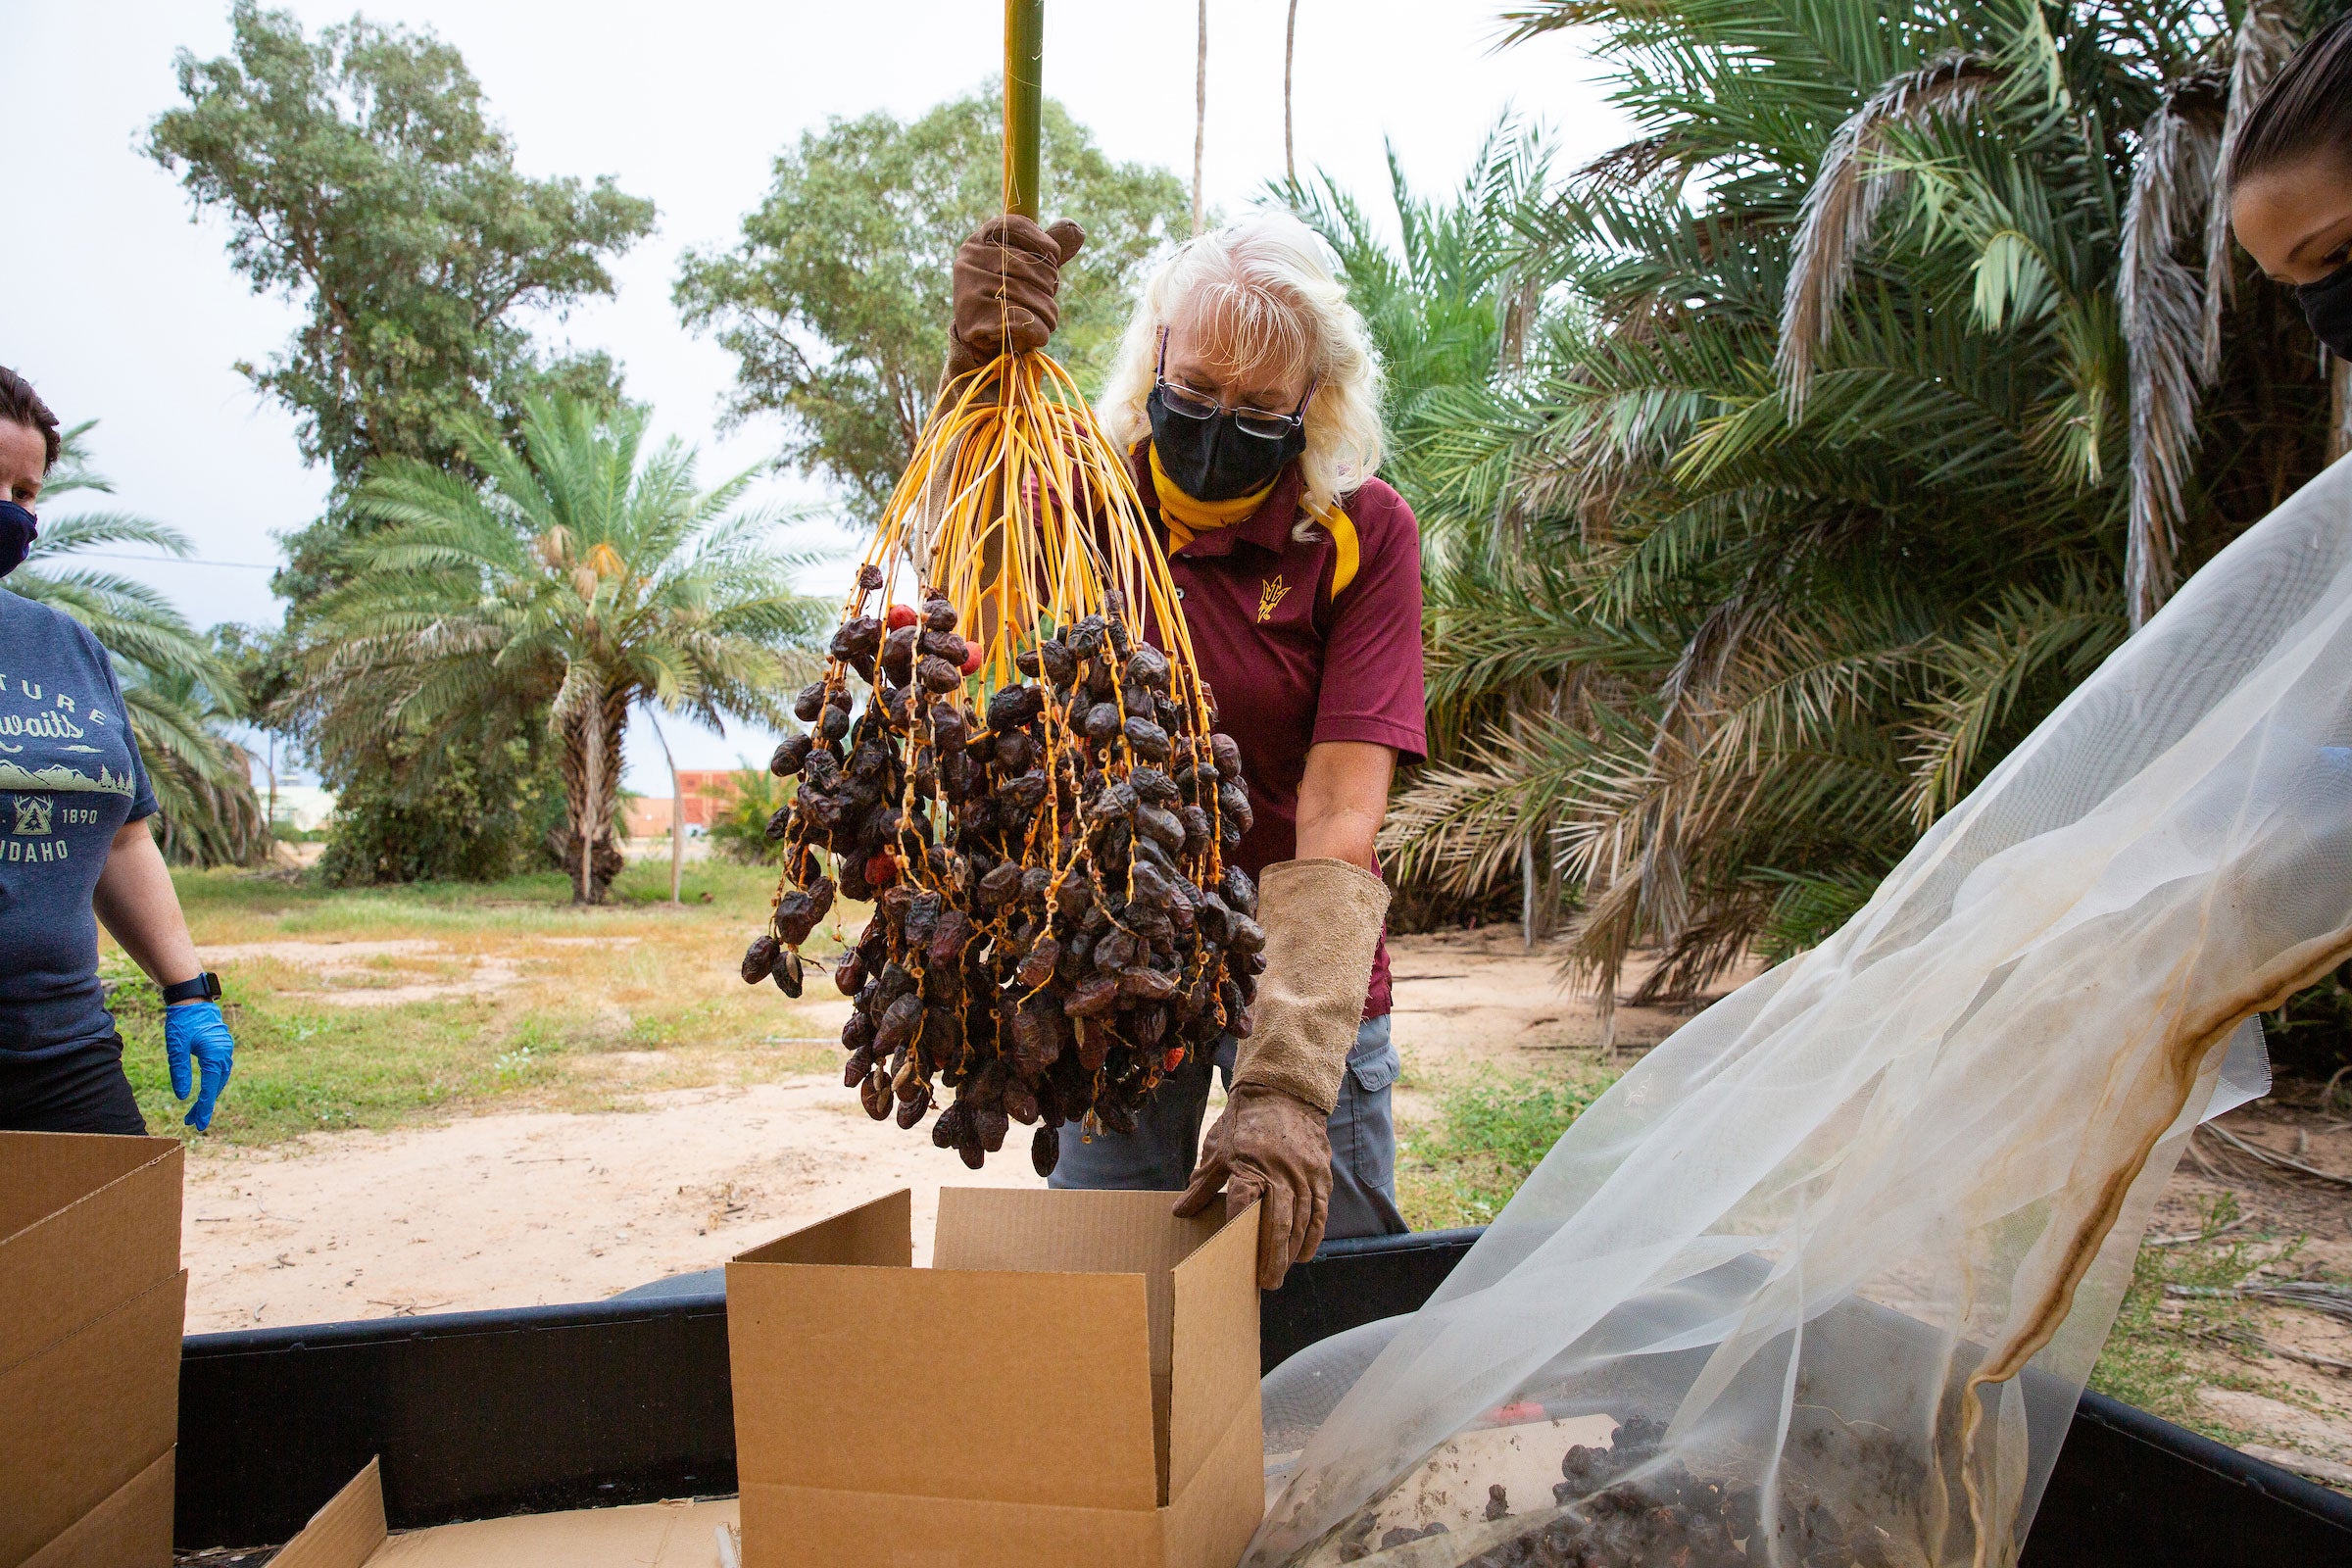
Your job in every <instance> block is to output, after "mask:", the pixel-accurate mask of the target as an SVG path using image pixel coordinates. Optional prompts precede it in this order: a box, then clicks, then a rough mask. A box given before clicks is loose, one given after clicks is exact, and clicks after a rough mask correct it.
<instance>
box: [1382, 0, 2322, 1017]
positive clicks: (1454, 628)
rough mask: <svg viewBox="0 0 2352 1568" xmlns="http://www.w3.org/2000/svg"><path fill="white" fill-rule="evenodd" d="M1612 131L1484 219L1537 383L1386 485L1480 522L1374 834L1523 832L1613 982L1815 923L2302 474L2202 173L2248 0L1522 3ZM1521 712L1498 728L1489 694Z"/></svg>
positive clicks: (1459, 854)
mask: <svg viewBox="0 0 2352 1568" xmlns="http://www.w3.org/2000/svg"><path fill="white" fill-rule="evenodd" d="M1511 20H1512V22H1513V23H1514V24H1515V26H1516V34H1515V35H1516V36H1520V37H1524V36H1527V35H1529V34H1531V33H1534V32H1538V31H1542V30H1544V29H1547V28H1550V27H1556V26H1566V25H1580V26H1590V27H1593V28H1594V29H1596V30H1597V34H1598V42H1597V51H1598V54H1599V57H1600V58H1601V59H1602V60H1603V61H1604V62H1606V63H1607V64H1608V66H1609V67H1610V68H1611V70H1612V72H1613V74H1614V80H1615V84H1616V89H1617V99H1618V101H1619V103H1620V104H1621V105H1623V106H1624V107H1625V108H1627V109H1628V110H1629V111H1630V112H1631V113H1632V114H1633V116H1634V117H1635V119H1636V121H1637V122H1638V123H1640V125H1641V126H1642V138H1641V139H1640V140H1639V141H1638V142H1636V143H1635V144H1633V145H1631V146H1629V147H1626V148H1623V149H1620V150H1619V151H1617V152H1615V153H1613V154H1610V155H1608V156H1607V157H1604V158H1603V159H1601V160H1598V161H1597V162H1596V163H1594V164H1593V165H1592V166H1590V167H1589V168H1587V169H1586V170H1584V171H1582V172H1579V173H1578V174H1577V175H1576V176H1575V177H1574V178H1572V179H1571V180H1569V181H1568V182H1566V184H1565V185H1564V186H1563V187H1561V188H1560V189H1558V190H1557V191H1555V192H1553V193H1551V194H1550V195H1549V196H1547V197H1545V198H1544V199H1543V200H1540V201H1537V202H1534V203H1531V204H1530V205H1529V206H1528V208H1527V209H1526V210H1525V211H1524V212H1523V213H1522V214H1521V215H1520V216H1519V218H1518V220H1517V225H1516V226H1517V229H1518V235H1519V238H1520V240H1521V241H1522V242H1523V245H1524V254H1523V255H1522V257H1521V258H1520V259H1519V260H1517V261H1516V262H1514V263H1513V264H1512V265H1513V268H1514V270H1515V275H1516V277H1517V280H1518V287H1520V288H1521V289H1523V290H1528V291H1531V293H1532V295H1533V297H1535V298H1537V299H1538V300H1540V301H1541V302H1542V308H1541V310H1540V311H1539V319H1537V320H1536V321H1535V322H1534V323H1533V325H1532V327H1531V329H1530V331H1529V334H1528V338H1527V344H1528V348H1527V353H1526V356H1525V358H1524V360H1523V362H1522V363H1520V364H1519V365H1517V366H1513V365H1512V364H1509V363H1507V362H1498V363H1497V365H1496V368H1495V372H1494V374H1493V375H1492V376H1491V377H1490V378H1489V379H1488V380H1487V381H1485V382H1484V383H1483V384H1478V385H1454V386H1449V387H1445V388H1441V389H1439V390H1437V391H1435V392H1433V393H1432V394H1431V396H1430V400H1429V407H1428V410H1427V413H1428V416H1429V417H1427V418H1425V419H1423V420H1421V421H1419V424H1418V428H1419V430H1420V431H1421V432H1422V433H1421V434H1419V435H1418V436H1414V435H1411V434H1410V433H1409V432H1408V440H1407V445H1408V448H1410V450H1408V451H1406V452H1405V453H1404V454H1402V455H1401V457H1400V461H1399V467H1400V468H1401V469H1405V470H1408V471H1410V470H1417V471H1418V472H1419V473H1420V474H1422V475H1423V483H1424V484H1425V485H1426V486H1431V487H1434V488H1436V489H1437V490H1438V491H1440V492H1446V491H1448V490H1449V489H1450V492H1451V493H1454V494H1457V495H1458V496H1460V497H1462V498H1464V499H1472V498H1477V497H1480V496H1490V495H1491V496H1493V497H1494V505H1493V507H1492V508H1491V509H1490V510H1488V511H1486V512H1485V513H1483V514H1482V513H1481V512H1480V511H1479V509H1477V508H1476V507H1460V508H1457V509H1456V512H1457V521H1458V522H1459V523H1460V524H1461V525H1462V526H1464V527H1467V526H1468V525H1469V524H1470V523H1472V522H1474V521H1476V519H1477V518H1479V517H1480V516H1481V515H1484V516H1485V517H1486V518H1488V519H1489V528H1490V532H1489V534H1488V535H1487V537H1488V540H1489V542H1490V546H1491V548H1489V549H1487V550H1485V551H1483V552H1481V551H1469V552H1465V553H1462V554H1461V555H1460V556H1459V557H1458V558H1457V559H1458V561H1459V563H1460V569H1458V570H1452V571H1448V572H1445V573H1435V574H1433V577H1432V581H1431V592H1430V610H1429V617H1430V627H1429V630H1430V633H1431V636H1430V645H1431V649H1432V655H1431V700H1432V705H1433V711H1454V712H1458V713H1461V714H1463V715H1465V718H1464V723H1463V725H1462V727H1461V728H1459V729H1458V730H1456V731H1455V732H1454V733H1453V734H1452V735H1451V736H1449V737H1447V739H1446V748H1447V749H1446V752H1445V754H1444V755H1443V756H1442V757H1441V758H1440V760H1439V761H1438V762H1437V763H1436V764H1434V765H1433V766H1432V767H1430V768H1429V769H1427V770H1425V771H1424V772H1423V773H1422V774H1421V776H1420V777H1419V778H1418V779H1417V780H1416V781H1414V782H1413V784H1412V785H1411V787H1409V788H1408V789H1407V790H1406V791H1405V792H1404V793H1403V794H1402V795H1401V796H1400V798H1399V800H1398V802H1397V806H1396V808H1395V809H1394V810H1393V811H1392V816H1391V831H1390V849H1391V852H1392V853H1393V854H1394V855H1395V856H1396V857H1397V858H1398V860H1399V862H1400V864H1401V865H1402V866H1403V867H1404V868H1405V869H1407V870H1409V871H1411V872H1413V873H1415V874H1420V875H1434V876H1438V877H1442V878H1445V879H1447V880H1448V881H1450V882H1451V883H1453V884H1455V885H1458V886H1466V887H1467V886H1478V885H1483V884H1484V883H1487V882H1491V881H1493V880H1495V879H1496V878H1498V877H1500V876H1503V875H1507V873H1508V869H1509V867H1510V865H1511V862H1512V861H1513V859H1515V858H1516V852H1517V850H1518V847H1519V846H1520V845H1521V844H1522V843H1524V824H1525V823H1527V822H1529V821H1531V820H1548V821H1549V822H1551V823H1552V824H1553V828H1552V834H1551V839H1550V843H1549V845H1548V850H1549V859H1550V860H1551V862H1552V864H1553V865H1554V866H1556V867H1557V869H1558V870H1559V871H1560V873H1561V875H1562V887H1563V898H1564V899H1566V900H1567V901H1570V902H1571V903H1573V904H1575V905H1576V906H1578V907H1579V908H1580V910H1581V918H1580V922H1579V925H1578V928H1577V939H1576V954H1577V959H1578V961H1579V962H1580V963H1581V964H1582V965H1583V966H1585V967H1586V969H1587V970H1588V971H1589V972H1590V973H1591V974H1592V975H1593V977H1594V978H1595V979H1596V980H1597V981H1598V982H1599V985H1600V988H1601V990H1602V994H1603V996H1604V998H1613V997H1614V994H1615V986H1616V980H1617V976H1618V974H1619V972H1620V969H1621V967H1622V965H1623V963H1624V961H1625V959H1626V956H1627V955H1628V953H1629V951H1630V950H1631V949H1632V947H1633V946H1634V945H1635V944H1637V943H1656V944H1660V945H1661V946H1662V947H1663V949H1664V951H1665V954H1666V956H1667V960H1668V961H1667V962H1666V963H1664V964H1663V965H1661V966H1660V968H1659V969H1658V970H1657V971H1656V973H1655V976H1654V978H1653V979H1652V980H1651V981H1650V982H1649V983H1648V984H1647V987H1646V990H1647V992H1648V998H1645V1000H1648V999H1655V998H1658V997H1662V996H1667V995H1673V994H1676V993H1687V992H1689V991H1690V990H1691V989H1692V988H1694V987H1695V986H1697V985H1699V984H1701V983H1703V982H1704V981H1705V980H1706V979H1707V978H1708V977H1709V976H1711V975H1712V974H1713V973H1715V972H1717V971H1718V970H1719V969H1720V967H1721V966H1722V965H1723V964H1724V963H1725V962H1727V961H1728V960H1729V959H1730V958H1731V957H1733V956H1736V955H1737V954H1738V953H1740V951H1742V950H1743V949H1745V948H1747V947H1748V946H1750V945H1751V944H1754V943H1756V942H1758V941H1759V940H1760V941H1761V942H1762V943H1763V945H1764V946H1765V948H1766V949H1767V950H1768V951H1773V952H1780V951H1788V950H1789V949H1792V948H1794V947H1797V946H1802V945H1804V944H1805V943H1808V942H1810V941H1813V940H1816V939H1817V938H1818V936H1819V935H1820V934H1822V933H1824V932H1826V931H1828V930H1829V929H1832V928H1834V927H1835V926H1836V925H1837V924H1838V923H1839V921H1840V920H1842V918H1843V917H1844V916H1845V914H1846V913H1848V912H1850V911H1851V909H1853V908H1854V907H1856V906H1857V905H1858V904H1859V902H1860V901H1861V899H1862V898H1863V897H1865V896H1866V895H1867V893H1868V891H1869V890H1870V888H1871V887H1872V886H1874V885H1875V884H1876V882H1877V880H1878V878H1879V876H1880V875H1881V874H1882V873H1883V872H1884V870H1885V869H1886V868H1887V866H1888V865H1890V864H1891V863H1892V862H1893V861H1894V859H1895V858H1898V857H1899V856H1900V855H1901V854H1902V853H1903V851H1904V850H1905V849H1907V848H1908V846H1909V845H1910V843H1911V842H1912V840H1913V839H1914V838H1915V837H1916V835H1917V834H1918V832H1919V831H1920V830H1921V829H1922V828H1924V827H1925V826H1926V825H1927V824H1928V823H1929V822H1931V821H1932V820H1933V819H1934V818H1935V817H1936V815H1937V814H1938V813H1939V812H1941V811H1942V810H1943V809H1945V808H1946V807H1948V806H1949V805H1950V804H1951V803H1952V802H1953V801H1955V800H1957V799H1958V798H1959V797H1960V796H1961V795H1962V794H1964V793H1965V792H1966V791H1967V790H1968V788H1969V787H1970V786H1971V785H1972V784H1973V783H1974V782H1975V781H1976V780H1977V779H1978V778H1979V777H1981V776H1982V774H1983V772H1984V771H1985V768H1986V767H1988V766H1989V765H1990V764H1991V763H1992V762H1993V761H1995V760H1998V758H1999V757H2000V756H2001V755H2002V753H2003V752H2004V751H2005V750H2007V748H2008V747H2009V746H2011V745H2012V744H2014V742H2015V741H2016V740H2017V739H2018V738H2020V737H2021V736H2022V735H2023V734H2024V733H2025V732H2026V730H2027V729H2029V728H2030V727H2031V726H2032V725H2033V724H2034V722H2036V721H2037V720H2038V719H2039V718H2040V717H2041V715H2042V714H2043V713H2045V712H2046V711H2048V710H2049V708H2050V707H2051V706H2052V705H2053V704H2054V703H2055V702H2056V701H2057V700H2058V699H2059V698H2060V697H2061V696H2062V695H2063V694H2064V693H2065V691H2067V690H2068V689H2069V688H2071V686H2072V685H2073V684H2074V683H2075V682H2076V681H2078V680H2079V679H2080V678H2081V677H2082V675H2083V674H2084V673H2086V672H2087V671H2088V669H2089V668H2090V667H2091V666H2092V665H2094V664H2095V663H2096V662H2097V661H2098V660H2099V659H2100V658H2102V657H2103V656H2104V655H2105V654H2106V652H2107V651H2108V650H2109V649H2111V648H2112V647H2113V646H2114V645H2115V644H2116V643H2117V642H2118V641H2119V640H2120V639H2121V638H2122V637H2124V636H2125V635H2126V634H2127V633H2128V632H2129V631H2130V630H2131V627H2132V626H2134V625H2136V624H2137V623H2138V622H2139V620H2141V619H2142V618H2144V617H2145V615H2146V614H2148V613H2151V612H2152V611H2153V609H2154V608H2155V607H2156V606H2157V605H2159V604H2161V603H2162V601H2163V599H2164V597H2165V596H2166V595H2167V594H2168V593H2169V592H2170V591H2171V589H2172V588H2173V586H2174V585H2176V584H2177V583H2178V581H2179V580H2180V578H2181V577H2182V576H2184V575H2185V574H2186V572H2187V571H2188V570H2190V569H2193V567H2194V566H2195V565H2196V564H2198V563H2199V562H2201V561H2202V560H2203V559H2204V558H2206V557H2207V556H2209V555H2210V554H2212V553H2213V552H2214V551H2215V550H2217V549H2219V548H2220V546H2221V545H2222V544H2224V543H2226V542H2227V541H2228V540H2229V538H2230V537H2232V536H2233V535H2234V534H2235V533H2236V532H2237V531H2238V530H2239V529H2241V528H2243V527H2245V526H2246V525H2248V524H2250V523H2251V522H2253V521H2254V520H2256V519H2257V518H2259V517H2260V516H2261V515H2264V514H2265V513H2266V512H2268V511H2269V510H2270V509H2271V507H2272V506H2274V505H2275V504H2276V503H2277V502H2278V500H2279V499H2280V498H2281V497H2282V496H2283V495H2284V494H2286V493H2287V492H2288V491H2290V490H2291V489H2292V488H2293V487H2294V486H2296V485H2297V484H2299V483H2301V482H2302V480H2303V479H2304V478H2305V477H2307V476H2308V475H2309V474H2310V473H2312V472H2313V471H2315V470H2316V468H2317V467H2318V466H2319V465H2320V464H2321V462H2322V461H2324V455H2325V442H2326V433H2327V427H2328V424H2329V407H2328V390H2327V387H2326V386H2325V385H2324V384H2323V383H2322V381H2321V380H2320V378H2319V376H2318V375H2317V374H2316V372H2315V366H2316V363H2317V362H2316V357H2315V356H2314V354H2313V352H2312V343H2311V340H2310V338H2309V336H2308V334H2307V333H2306V332H2305V330H2304V328H2303V326H2302V323H2301V321H2300V320H2299V319H2297V317H2296V313H2295V312H2294V310H2293V308H2292V306H2291V304H2290V303H2288V302H2286V301H2284V300H2282V299H2281V298H2280V296H2279V294H2278V290H2276V289H2274V288H2272V287H2271V286H2269V285H2268V284H2265V283H2262V282H2261V281H2259V280H2257V279H2253V278H2251V277H2249V276H2245V275H2242V269H2241V268H2240V266H2239V264H2238V263H2237V262H2236V261H2235V259H2234V254H2233V252H2232V251H2231V249H2230V247H2229V244H2228V241H2227V235H2226V232H2224V230H2223V228H2222V227H2221V221H2222V218H2223V215H2224V212H2225V199H2226V198H2225V195H2224V193H2221V192H2218V191H2217V190H2216V189H2215V181H2216V178H2217V174H2216V171H2217V170H2218V169H2220V168H2221V167H2222V166H2223V162H2224V159H2225V156H2226V148H2227V145H2228V143H2229V139H2230V137H2231V135H2232V134H2233V130H2234V127H2235V126H2236V125H2237V124H2238V123H2240V122H2241V121H2242V117H2243V114H2244V112H2245V108H2246V106H2247V104H2248V103H2249V102H2250V97H2251V95H2252V94H2253V93H2254V92H2256V91H2258V90H2259V87H2260V85H2261V83H2262V82H2263V81H2264V80H2266V79H2267V75H2268V73H2269V71H2271V70H2272V69H2275V66H2276V63H2277V61H2278V59H2279V58H2280V57H2281V55H2282V53H2283V50H2284V49H2285V47H2286V46H2287V44H2288V43H2289V42H2290V41H2291V37H2292V32H2293V28H2292V26H2291V25H2290V17H2289V14H2288V13H2286V12H2284V11H2282V10H2281V9H2279V6H2278V0H2253V3H2251V4H2250V5H2248V6H2247V7H2246V9H2244V10H2243V11H2242V12H2238V13H2234V14H2225V13H2224V12H2223V11H2222V10H2221V9H2220V8H2219V7H2218V6H2214V5H2198V4H2190V5H2175V4H2170V3H2167V4H2163V5H2145V4H2140V5H2131V4H2127V5H2116V4H2112V3H2109V4H2101V5H2085V4H2081V3H2049V4H2038V5H2034V6H2020V5H2016V4H2013V3H2011V0H1912V3H1910V4H1905V5H1899V6H1897V7H1895V8H1894V9H1893V10H1891V11H1889V10H1888V9H1887V8H1886V7H1885V6H1883V5H1881V4H1878V3H1876V0H1663V3H1661V4H1657V5H1649V6H1643V7H1641V8H1630V9H1629V8H1622V7H1619V6H1615V5H1604V4H1602V3H1600V0H1538V3H1531V4H1528V5H1526V6H1524V7H1523V8H1522V9H1520V10H1518V11H1517V12H1515V13H1514V14H1513V16H1512V18H1511ZM1528 683H1534V684H1535V687H1536V689H1540V690H1543V691H1545V692H1548V693H1550V694H1551V699H1552V700H1551V701H1550V703H1549V704H1548V705H1547V706H1544V707H1542V708H1541V709H1540V710H1537V711H1530V710H1529V709H1528V708H1526V707H1522V708H1520V709H1519V710H1518V711H1516V712H1515V713H1514V712H1512V711H1510V710H1509V709H1508V708H1507V707H1506V705H1504V704H1503V703H1502V702H1501V701H1500V699H1501V698H1502V697H1503V695H1504V694H1507V693H1508V692H1510V691H1512V690H1514V689H1527V687H1528Z"/></svg>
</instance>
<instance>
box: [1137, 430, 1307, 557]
mask: <svg viewBox="0 0 2352 1568" xmlns="http://www.w3.org/2000/svg"><path fill="white" fill-rule="evenodd" d="M1145 445H1146V447H1147V448H1149V449H1150V454H1151V461H1152V492H1153V494H1155V495H1156V496H1157V497H1158V498H1159V520H1160V521H1161V522H1162V523H1164V524H1166V526H1167V530H1168V551H1169V553H1170V554H1174V553H1175V552H1176V551H1179V550H1182V549H1183V548H1184V547H1185V546H1186V545H1189V544H1191V543H1192V542H1193V536H1194V535H1196V534H1199V533H1201V532H1204V531H1205V530H1207V529H1210V528H1229V527H1231V526H1232V525H1233V524H1235V523H1237V522H1240V521H1242V520H1243V519H1244V518H1246V517H1248V516H1249V515H1250V514H1251V513H1253V512H1255V511H1256V510H1257V509H1258V508H1259V507H1262V506H1264V505H1265V504H1266V497H1268V496H1270V495H1272V494H1273V493H1274V487H1275V486H1276V485H1277V484H1280V483H1281V482H1282V477H1281V475H1279V474H1277V475H1276V476H1275V477H1274V478H1272V479H1269V480H1268V481H1266V487H1265V488H1264V489H1263V490H1260V491H1258V492H1256V493H1255V494H1253V495H1246V496H1241V497H1238V498H1237V499H1235V500H1232V501H1196V500H1194V499H1193V498H1192V497H1191V496H1188V495H1186V494H1185V493H1184V492H1183V491H1182V490H1180V489H1178V488H1177V487H1176V481H1175V480H1173V479H1171V478H1169V477H1168V475H1167V471H1166V470H1165V469H1163V468H1162V467H1160V466H1159V448H1157V447H1155V446H1152V445H1151V443H1150V442H1149V441H1146V442H1145Z"/></svg>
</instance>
